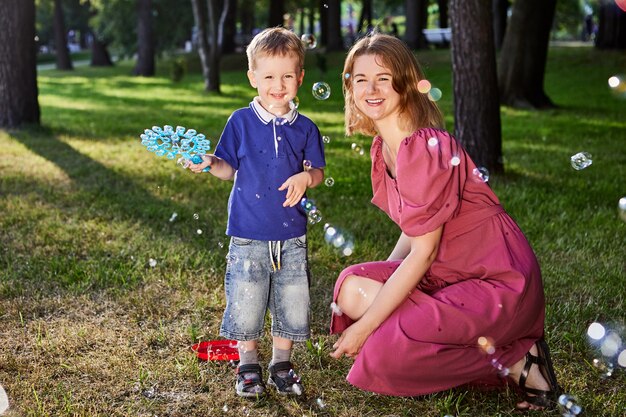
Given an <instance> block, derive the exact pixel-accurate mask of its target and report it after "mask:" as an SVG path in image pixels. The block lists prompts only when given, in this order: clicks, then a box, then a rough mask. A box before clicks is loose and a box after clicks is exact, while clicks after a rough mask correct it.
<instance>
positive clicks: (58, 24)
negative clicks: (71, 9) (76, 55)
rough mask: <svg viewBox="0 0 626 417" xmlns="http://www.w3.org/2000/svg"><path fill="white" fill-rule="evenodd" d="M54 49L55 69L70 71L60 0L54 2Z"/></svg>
mask: <svg viewBox="0 0 626 417" xmlns="http://www.w3.org/2000/svg"><path fill="white" fill-rule="evenodd" d="M54 48H55V51H56V53H55V56H56V67H57V69H58V70H63V71H70V70H73V69H74V67H73V65H72V60H71V59H70V51H69V49H68V48H67V31H66V29H65V18H64V17H63V4H62V2H61V0H54Z"/></svg>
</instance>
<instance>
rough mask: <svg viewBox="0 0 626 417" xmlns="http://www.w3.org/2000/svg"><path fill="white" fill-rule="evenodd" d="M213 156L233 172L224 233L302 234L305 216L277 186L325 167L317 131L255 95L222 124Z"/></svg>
mask: <svg viewBox="0 0 626 417" xmlns="http://www.w3.org/2000/svg"><path fill="white" fill-rule="evenodd" d="M215 155H216V156H218V157H219V158H222V159H223V160H225V161H226V162H228V163H229V164H230V165H231V166H232V167H233V168H234V169H235V170H236V173H235V178H234V184H233V189H232V191H231V193H230V198H229V200H228V226H227V229H226V234H227V235H229V236H237V237H242V238H247V239H255V240H286V239H291V238H294V237H298V236H302V235H303V234H305V233H306V225H307V215H306V213H305V212H304V210H303V209H302V207H300V204H297V205H295V206H294V207H283V203H284V202H285V196H286V194H287V190H284V191H278V188H279V187H280V186H281V185H282V184H283V182H285V181H286V180H287V178H289V177H291V176H292V175H294V174H297V173H299V172H302V171H303V170H304V168H303V164H302V163H303V161H304V160H309V161H311V166H312V167H313V168H323V167H324V166H325V165H326V161H325V158H324V145H323V142H322V137H321V135H320V132H319V129H318V128H317V126H315V124H314V123H313V122H312V121H311V120H310V119H309V118H307V117H305V116H303V115H301V114H300V113H298V112H297V111H296V110H291V111H290V112H289V113H287V114H285V115H283V116H281V117H278V116H275V115H273V114H271V113H269V112H268V111H267V110H265V109H264V108H263V107H262V106H261V105H260V104H259V102H258V98H255V99H254V100H253V101H252V102H251V103H250V106H249V107H247V108H243V109H239V110H236V111H235V112H234V113H233V114H232V115H231V116H230V118H229V119H228V121H227V122H226V126H225V127H224V131H223V132H222V136H221V137H220V140H219V142H218V144H217V146H216V148H215Z"/></svg>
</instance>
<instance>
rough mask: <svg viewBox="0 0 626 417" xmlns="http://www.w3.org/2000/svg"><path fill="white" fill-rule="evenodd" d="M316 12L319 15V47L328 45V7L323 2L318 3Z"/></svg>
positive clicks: (322, 0) (323, 0) (321, 0)
mask: <svg viewBox="0 0 626 417" xmlns="http://www.w3.org/2000/svg"><path fill="white" fill-rule="evenodd" d="M317 10H318V11H319V14H320V38H319V43H320V44H321V45H324V46H327V45H328V6H327V3H326V2H325V0H320V1H319V2H318V7H317Z"/></svg>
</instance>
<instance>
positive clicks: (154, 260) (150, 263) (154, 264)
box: [148, 258, 157, 268]
mask: <svg viewBox="0 0 626 417" xmlns="http://www.w3.org/2000/svg"><path fill="white" fill-rule="evenodd" d="M148 265H150V267H151V268H154V267H155V266H157V261H156V259H152V258H150V259H149V260H148Z"/></svg>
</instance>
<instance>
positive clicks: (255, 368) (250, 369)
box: [237, 363, 263, 376]
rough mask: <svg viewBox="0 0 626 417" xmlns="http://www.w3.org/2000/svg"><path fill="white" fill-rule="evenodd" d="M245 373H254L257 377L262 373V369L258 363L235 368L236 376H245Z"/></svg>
mask: <svg viewBox="0 0 626 417" xmlns="http://www.w3.org/2000/svg"><path fill="white" fill-rule="evenodd" d="M245 373H256V374H259V376H261V375H262V373H263V368H261V365H259V364H258V363H247V364H245V365H239V367H237V375H241V374H245Z"/></svg>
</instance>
